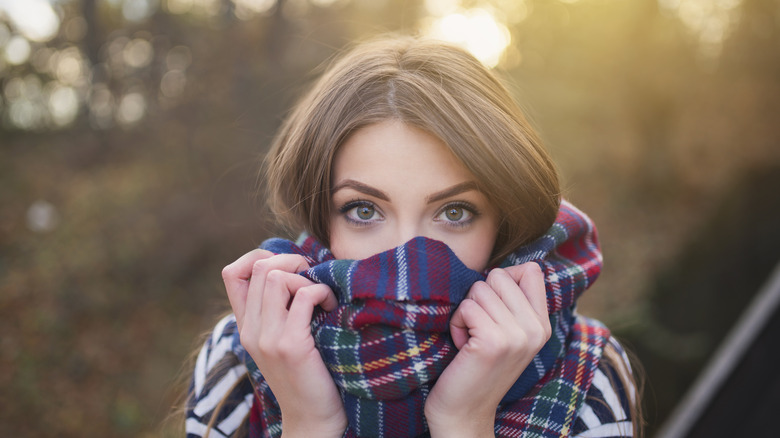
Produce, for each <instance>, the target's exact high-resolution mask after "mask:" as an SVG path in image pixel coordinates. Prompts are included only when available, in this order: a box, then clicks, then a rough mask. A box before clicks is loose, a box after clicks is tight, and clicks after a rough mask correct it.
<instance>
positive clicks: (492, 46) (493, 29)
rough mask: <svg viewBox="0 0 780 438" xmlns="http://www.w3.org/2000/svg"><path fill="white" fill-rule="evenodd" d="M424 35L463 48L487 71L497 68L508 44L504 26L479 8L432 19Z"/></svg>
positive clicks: (456, 11)
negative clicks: (489, 68)
mask: <svg viewBox="0 0 780 438" xmlns="http://www.w3.org/2000/svg"><path fill="white" fill-rule="evenodd" d="M437 3H439V4H441V3H442V2H437ZM426 33H427V34H428V35H430V36H432V37H434V38H439V39H442V40H445V41H450V42H452V43H455V44H458V45H460V46H462V47H464V48H465V49H466V50H468V51H469V52H471V53H472V54H473V55H474V56H476V57H477V58H478V59H479V60H480V61H482V62H483V63H484V64H485V65H487V66H489V67H495V66H496V65H498V63H499V61H500V60H501V56H502V55H503V54H504V51H505V50H506V48H507V47H508V46H509V43H510V41H511V36H510V34H509V30H508V29H507V28H506V26H505V25H504V24H503V23H501V22H500V21H499V20H498V19H497V18H496V17H495V16H494V15H493V14H492V13H491V12H489V11H488V10H486V9H481V8H474V9H465V10H464V9H458V10H455V11H454V12H451V13H448V14H446V15H443V16H440V17H438V18H434V19H433V20H432V21H431V22H430V23H429V25H428V26H427V31H426Z"/></svg>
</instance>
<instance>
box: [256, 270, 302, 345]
mask: <svg viewBox="0 0 780 438" xmlns="http://www.w3.org/2000/svg"><path fill="white" fill-rule="evenodd" d="M313 284H315V283H312V282H311V281H310V280H308V279H306V278H305V277H303V276H301V275H298V274H293V273H290V272H285V271H280V270H273V271H271V272H269V273H268V275H267V276H266V279H265V287H264V290H263V297H262V305H261V309H260V321H261V325H262V329H261V330H262V331H263V332H264V334H268V335H270V336H272V337H273V336H275V334H281V332H282V331H283V329H284V324H286V321H287V318H288V306H289V305H290V300H291V298H292V297H293V294H294V292H295V291H297V290H298V289H301V288H303V287H306V286H310V285H313Z"/></svg>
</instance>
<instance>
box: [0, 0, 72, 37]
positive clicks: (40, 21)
mask: <svg viewBox="0 0 780 438" xmlns="http://www.w3.org/2000/svg"><path fill="white" fill-rule="evenodd" d="M0 12H5V13H6V14H7V15H8V18H9V19H10V20H11V23H13V25H14V27H16V29H17V30H18V31H19V32H21V33H22V35H24V36H25V38H27V39H28V40H30V41H36V42H45V41H49V40H50V39H52V38H54V37H55V36H56V35H57V31H59V29H60V18H59V17H58V16H57V13H56V12H54V9H53V8H52V6H51V4H49V2H48V1H46V0H24V1H21V0H0Z"/></svg>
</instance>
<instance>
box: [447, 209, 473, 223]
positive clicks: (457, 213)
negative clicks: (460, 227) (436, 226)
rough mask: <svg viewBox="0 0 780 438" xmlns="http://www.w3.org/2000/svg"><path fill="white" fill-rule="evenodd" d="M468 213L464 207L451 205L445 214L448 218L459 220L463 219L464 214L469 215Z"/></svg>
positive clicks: (454, 220)
mask: <svg viewBox="0 0 780 438" xmlns="http://www.w3.org/2000/svg"><path fill="white" fill-rule="evenodd" d="M467 214H468V213H467V212H466V210H464V209H463V208H462V207H450V208H448V209H446V210H444V216H446V217H447V220H450V221H453V222H458V221H460V220H461V219H463V216H464V215H467Z"/></svg>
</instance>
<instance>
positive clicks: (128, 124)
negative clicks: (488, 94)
mask: <svg viewBox="0 0 780 438" xmlns="http://www.w3.org/2000/svg"><path fill="white" fill-rule="evenodd" d="M19 4H22V2H18V3H11V2H5V3H2V2H0V90H1V91H2V93H0V119H1V120H2V126H1V127H0V201H1V202H2V204H0V205H1V206H2V208H1V209H0V311H1V312H2V314H1V315H2V317H0V331H1V332H2V333H3V335H2V338H0V342H2V345H1V346H0V405H1V406H2V409H0V434H1V435H4V436H5V435H9V436H36V437H47V436H58V437H68V436H156V435H159V434H162V433H164V432H163V430H170V428H169V427H164V426H160V425H161V424H164V420H165V419H166V418H167V417H168V416H169V415H170V413H171V406H172V405H174V403H175V401H176V398H177V396H178V395H179V393H180V392H181V391H182V389H183V387H184V386H186V377H187V376H186V373H187V369H186V365H184V363H185V361H186V359H187V357H188V355H189V354H190V353H191V352H193V351H194V350H195V349H197V347H198V344H199V342H200V341H199V339H200V338H199V334H200V333H203V332H205V331H207V330H208V329H209V328H210V327H211V326H212V324H213V323H214V322H215V319H216V318H217V316H218V315H220V314H221V313H223V312H225V311H227V309H228V304H227V300H225V299H224V296H223V292H222V286H221V279H220V270H221V267H222V266H224V265H225V264H227V263H229V262H231V261H232V260H234V259H235V258H237V257H238V256H239V255H241V254H243V253H244V252H245V251H247V250H249V249H251V248H252V247H253V246H255V245H256V244H258V243H259V242H260V241H262V239H263V238H265V237H268V236H270V235H271V234H274V233H276V232H277V231H278V230H276V229H275V227H274V226H273V224H272V223H271V221H270V220H269V218H268V215H267V214H266V212H265V210H264V209H263V206H262V199H258V197H257V195H256V193H257V191H256V189H257V169H258V165H259V160H260V158H261V157H262V154H263V153H264V151H265V148H266V147H267V145H268V143H269V141H270V139H271V137H272V136H273V134H274V131H275V129H276V127H277V126H278V124H279V123H280V120H281V119H282V118H283V116H284V114H285V112H286V111H287V109H288V108H289V106H290V104H291V103H292V102H293V101H294V99H295V98H296V97H297V96H298V95H299V94H300V92H301V90H303V89H304V87H305V85H306V84H307V83H308V82H309V81H311V80H312V79H313V78H314V77H315V76H316V74H317V72H319V71H321V69H320V68H319V67H318V66H320V65H321V64H322V63H323V62H324V61H326V60H327V59H329V58H330V57H331V56H332V55H333V54H334V53H336V52H337V51H338V50H339V49H341V48H342V47H344V46H345V45H346V44H348V43H350V42H352V41H355V40H356V39H360V38H364V37H368V36H371V35H376V34H378V33H383V32H388V31H393V32H401V33H420V32H422V33H435V32H439V33H438V34H439V35H444V36H446V35H451V33H450V34H447V33H446V31H447V29H450V31H451V30H452V29H451V28H450V27H447V26H450V25H451V24H452V23H455V25H456V27H455V29H456V30H462V31H461V32H460V34H465V35H466V36H469V35H470V36H472V37H474V36H480V35H482V36H484V35H493V36H494V37H495V38H494V39H492V40H490V41H489V44H492V45H493V46H490V47H493V48H495V47H499V48H501V50H500V51H498V52H495V53H499V55H500V57H499V58H496V59H495V61H496V62H497V67H496V69H497V71H498V72H499V73H500V74H501V75H503V76H504V77H506V78H507V79H508V80H509V82H510V83H511V84H512V85H511V86H512V87H513V88H512V89H513V91H514V92H515V93H516V95H517V97H518V100H519V101H520V102H521V104H522V105H523V106H524V107H526V108H527V109H528V112H529V114H530V115H531V116H532V118H533V119H534V122H535V123H536V125H537V126H538V127H539V128H540V131H541V132H542V135H543V137H544V138H546V140H547V143H548V147H549V149H550V150H551V152H552V154H553V156H554V157H555V159H556V161H557V162H558V163H559V166H560V169H561V173H562V177H563V181H564V186H565V194H566V196H567V197H569V198H570V199H572V200H573V201H574V202H575V203H576V204H578V205H579V206H581V207H582V208H583V209H584V210H585V211H586V212H588V213H589V214H590V215H591V216H592V217H593V218H594V219H595V221H596V223H597V224H598V225H599V228H600V230H601V239H602V244H603V248H604V252H605V260H606V263H605V269H604V272H603V275H602V278H601V280H600V281H599V283H597V285H596V286H595V287H594V288H593V290H592V291H590V292H589V293H588V294H586V298H585V299H584V301H583V303H582V305H581V310H582V311H583V312H584V313H588V314H592V315H595V316H597V317H599V318H601V319H603V320H605V321H606V322H607V323H608V324H610V325H611V326H612V327H613V328H614V329H615V331H616V332H617V333H618V334H625V336H627V337H628V338H629V339H631V342H632V343H635V344H636V349H637V351H638V352H639V353H640V355H643V357H642V360H643V361H645V362H647V363H648V379H649V386H650V390H649V391H648V398H647V400H646V403H647V404H648V408H649V411H650V418H649V422H650V428H651V429H653V428H655V427H657V425H658V424H659V423H660V422H661V421H663V419H664V418H665V416H666V415H667V414H668V412H669V410H670V409H671V408H672V405H673V403H675V402H676V400H678V399H679V396H680V395H681V394H682V392H683V391H684V390H685V388H686V387H687V385H688V384H689V383H690V379H691V378H692V376H693V375H695V372H696V370H697V369H698V368H697V367H700V366H701V364H702V363H703V361H704V360H706V358H707V357H708V355H709V354H710V353H711V351H712V349H713V348H714V347H715V345H716V344H717V342H718V341H719V339H720V338H719V337H718V336H721V335H722V332H725V330H726V328H727V324H720V325H717V324H716V326H717V327H719V328H720V332H721V333H718V334H717V335H713V334H712V333H708V332H706V331H705V332H703V330H706V328H707V327H709V325H704V326H700V327H696V326H694V327H686V326H680V324H678V323H674V322H669V321H667V320H664V318H661V317H660V316H663V315H667V316H668V315H672V314H675V315H676V314H679V315H678V316H677V317H676V318H677V322H679V320H684V319H685V318H687V317H688V316H690V315H696V316H703V317H706V316H707V313H708V312H710V310H708V309H705V308H704V307H702V308H699V306H697V303H696V301H695V300H694V301H693V302H692V303H691V302H684V303H683V304H680V303H679V302H675V301H674V300H670V299H669V298H668V297H670V296H675V295H680V294H685V293H686V288H691V287H692V286H691V284H690V278H689V277H690V276H688V277H686V273H687V272H686V271H682V272H681V271H676V273H675V274H670V272H672V271H671V269H672V268H674V267H679V266H683V264H682V263H681V260H695V259H696V258H698V257H701V256H702V251H704V253H706V254H713V253H715V254H717V253H718V252H719V251H727V250H728V249H729V248H738V252H745V253H750V254H753V255H755V256H756V257H759V256H760V257H761V260H762V262H761V263H755V264H753V265H761V266H763V265H770V266H771V265H772V264H774V263H775V262H776V261H777V260H778V258H780V254H778V251H777V249H776V248H778V247H780V246H778V245H774V246H772V245H769V246H768V247H767V248H765V249H764V250H762V251H754V249H753V247H752V246H751V245H750V243H751V242H755V241H760V240H761V239H762V238H765V239H769V238H772V239H775V238H776V237H772V236H769V237H767V235H766V234H764V235H763V236H764V237H757V236H754V235H744V234H739V233H738V231H739V230H744V229H746V228H750V227H751V226H752V224H753V223H755V221H753V220H752V219H754V218H755V217H754V216H752V215H751V214H744V215H742V216H740V219H739V220H736V219H734V220H723V221H721V222H722V223H723V224H725V225H723V226H721V227H719V228H712V227H710V226H709V225H708V224H711V223H712V222H713V219H712V218H717V217H721V216H724V211H726V212H729V211H749V212H751V213H752V212H754V213H755V215H760V216H761V218H762V222H761V223H777V221H778V220H780V212H779V211H778V208H777V207H776V206H774V207H771V208H769V207H767V208H763V209H762V208H755V207H757V206H756V204H758V207H761V206H763V205H764V203H763V200H765V199H766V197H770V198H771V197H773V196H774V197H777V194H776V192H777V189H776V187H774V188H772V187H771V186H768V185H767V184H772V183H776V182H777V178H770V177H767V178H764V179H761V181H764V182H763V183H762V184H763V185H759V186H758V187H760V188H762V189H763V190H758V189H756V186H753V185H745V186H744V187H749V188H748V189H744V190H742V191H739V190H738V189H739V188H740V187H743V182H742V181H744V180H745V179H746V178H747V177H749V176H751V175H755V174H761V175H764V174H768V175H776V173H777V169H778V166H779V165H780V147H778V144H780V127H779V126H778V125H777V123H776V122H777V120H778V116H780V82H778V80H777V78H778V77H780V5H778V2H776V1H775V0H742V1H740V0H717V1H715V0H713V1H709V0H658V1H656V0H633V1H621V0H579V1H575V0H566V1H563V0H561V1H558V0H525V1H519V0H513V1H509V0H481V1H480V0H462V1H457V0H449V1H448V0H428V1H426V2H417V1H412V0H351V1H350V0H317V1H315V0H284V1H282V0H106V1H102V2H98V1H96V0H81V1H77V0H71V1H68V0H57V1H55V0H51V2H47V1H45V0H36V1H33V0H29V2H28V3H25V4H28V5H31V6H30V8H33V6H35V7H38V8H43V9H38V10H36V14H37V15H35V17H37V18H36V20H35V22H36V23H39V24H40V23H43V24H46V23H49V27H48V28H47V27H45V26H43V25H40V26H43V27H40V26H39V27H38V28H34V27H33V28H28V27H25V22H24V21H23V20H22V19H21V18H19V17H23V16H24V14H21V15H20V12H19V11H18V10H17V11H14V10H13V7H15V6H18V5H19ZM3 8H5V9H3ZM46 8H48V9H46ZM47 10H48V11H50V12H51V13H52V14H53V15H47V14H48V13H46V11H47ZM46 17H49V18H50V20H48V21H47V20H45V19H44V18H46ZM51 17H54V18H51ZM484 17H492V18H491V19H490V20H487V21H485V20H484ZM455 18H457V19H455ZM51 20H54V21H51ZM447 20H449V21H447ZM469 20H470V21H469ZM491 20H492V21H491ZM52 23H54V24H52ZM448 23H449V24H448ZM457 26H461V27H457ZM462 26H470V27H462ZM437 29H438V31H437ZM467 29H471V30H469V31H467ZM47 32H48V33H47ZM469 32H470V33H469ZM456 33H458V32H456ZM464 43H469V41H464ZM486 44H487V43H486ZM497 44H498V45H499V46H496V45H497ZM502 44H503V45H502ZM507 44H508V45H507ZM504 46H505V47H504ZM474 47H476V49H475V50H478V48H479V46H474ZM486 62H488V61H486ZM745 190H747V192H746V191H745ZM756 192H760V193H765V195H764V198H762V197H745V196H743V195H744V194H745V193H756ZM743 198H744V199H751V200H754V202H750V203H748V204H747V205H746V204H744V203H743V204H741V203H738V202H736V201H734V200H735V199H737V200H738V199H743ZM729 200H731V201H729ZM775 204H776V203H767V204H766V205H767V206H773V205H775ZM724 206H725V207H724ZM748 207H753V209H748ZM724 209H725V210H724ZM735 209H736V210H735ZM705 230H717V231H711V232H709V233H704V231H705ZM730 233H733V235H731V234H730ZM735 236H736V237H735ZM735 239H736V241H738V242H742V243H746V245H745V246H734V245H731V246H728V245H724V246H719V245H717V242H720V241H721V240H722V241H726V242H733V241H734V240H735ZM701 242H708V245H710V246H706V245H705V246H703V247H702V246H701V245H704V244H703V243H701ZM691 245H693V246H691ZM696 245H699V246H696ZM765 246H766V245H765ZM691 248H694V249H691ZM695 248H699V250H698V252H697V250H696V249H695ZM701 248H706V249H705V250H702V249H701ZM762 248H764V247H762ZM734 251H737V250H734ZM762 263H763V264H762ZM684 266H688V267H689V269H691V270H693V269H698V271H697V272H699V273H703V274H697V275H704V276H705V277H707V273H714V272H716V271H715V270H718V271H722V270H723V269H725V268H723V267H722V266H720V265H717V266H715V265H708V266H698V267H696V266H690V265H684ZM730 266H734V265H733V264H732V265H730ZM744 268H745V269H749V268H750V266H745V267H744ZM686 269H688V268H686ZM765 274H766V273H763V274H761V273H760V272H755V271H752V272H749V275H748V274H745V275H746V276H748V278H753V279H756V278H757V279H759V280H760V279H761V278H762V277H761V275H765ZM710 277H711V276H710ZM696 278H698V277H696ZM742 278H745V277H742ZM757 282H758V281H753V282H747V283H742V284H743V285H744V287H743V288H742V289H741V290H739V291H738V295H739V296H741V297H743V298H744V299H742V300H740V301H741V302H742V303H744V302H745V301H747V299H748V297H750V296H751V294H753V293H754V292H755V288H756V287H757V286H756V283H757ZM730 284H736V285H739V284H740V282H739V281H734V282H732V283H730ZM659 291H660V292H659ZM697 296H698V295H697ZM701 299H705V298H701ZM681 305H684V306H686V307H688V308H687V309H685V312H679V306H681ZM740 305H743V304H739V305H737V304H734V303H733V302H729V301H724V304H723V305H722V306H720V307H718V306H716V308H718V309H721V310H723V309H726V310H727V311H729V310H730V311H731V313H730V315H732V317H733V316H734V315H735V314H736V313H737V312H738V311H739V306H740ZM664 306H678V307H674V309H675V310H677V312H676V313H675V312H670V308H669V307H666V308H665V307H664ZM659 315H660V316H659ZM718 315H719V316H718V318H723V316H722V315H720V314H718ZM712 320H713V319H712V318H711V319H710V321H712ZM715 321H717V320H715ZM662 325H663V326H662ZM702 333H704V336H705V338H703V337H702ZM661 335H663V336H666V338H664V339H669V340H670V341H669V342H665V343H664V342H662V343H658V342H655V343H653V342H651V341H649V340H652V339H654V338H655V339H657V338H659V336H661ZM697 336H698V337H697ZM707 336H709V337H707ZM686 340H691V341H690V342H688V343H687V344H686V343H685V341H686ZM686 346H687V347H686ZM670 348H672V349H683V350H685V353H686V354H671V355H669V354H668V353H669V349H670ZM659 350H660V353H665V354H666V359H664V360H666V361H667V362H666V365H665V366H666V367H667V368H666V369H671V370H672V372H674V370H675V367H677V368H676V369H679V366H680V365H681V364H684V365H686V366H688V367H689V368H688V369H689V371H686V374H685V378H681V379H674V378H670V376H669V375H668V374H658V375H656V374H655V372H656V371H654V369H651V368H650V365H649V364H652V363H655V362H657V360H656V359H654V358H653V355H654V354H658V353H659ZM664 350H665V351H664ZM670 357H671V358H670ZM691 364H693V365H691ZM179 377H183V379H184V381H179V380H177V379H178V378H179Z"/></svg>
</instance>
